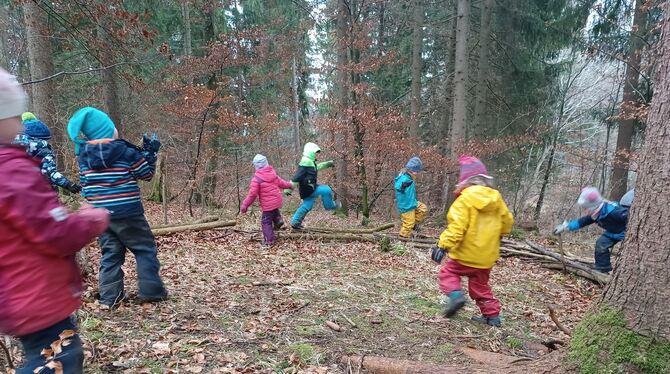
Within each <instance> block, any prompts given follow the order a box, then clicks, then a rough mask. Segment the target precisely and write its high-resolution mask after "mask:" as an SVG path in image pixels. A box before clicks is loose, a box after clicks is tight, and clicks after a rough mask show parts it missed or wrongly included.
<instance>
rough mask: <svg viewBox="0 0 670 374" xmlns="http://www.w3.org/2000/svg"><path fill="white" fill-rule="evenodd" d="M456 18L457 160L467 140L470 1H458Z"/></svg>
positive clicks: (453, 145) (453, 147)
mask: <svg viewBox="0 0 670 374" xmlns="http://www.w3.org/2000/svg"><path fill="white" fill-rule="evenodd" d="M457 7H458V8H457V16H456V17H457V18H456V50H455V53H454V59H455V63H454V110H453V113H452V114H453V120H452V121H451V139H449V148H450V150H449V151H450V154H451V159H452V160H453V161H454V162H455V161H456V160H457V159H458V155H459V153H460V152H461V149H460V148H461V147H462V145H463V143H464V142H465V126H466V119H467V118H466V116H467V113H466V112H467V97H466V96H467V88H466V83H467V79H468V33H469V29H470V1H469V0H458V1H457ZM457 179H458V175H457V173H452V174H450V175H449V178H448V179H447V183H448V189H447V191H445V193H446V194H447V195H446V203H447V206H448V205H451V203H452V202H453V198H454V196H453V194H452V193H451V191H452V190H453V187H454V186H455V185H456V182H457Z"/></svg>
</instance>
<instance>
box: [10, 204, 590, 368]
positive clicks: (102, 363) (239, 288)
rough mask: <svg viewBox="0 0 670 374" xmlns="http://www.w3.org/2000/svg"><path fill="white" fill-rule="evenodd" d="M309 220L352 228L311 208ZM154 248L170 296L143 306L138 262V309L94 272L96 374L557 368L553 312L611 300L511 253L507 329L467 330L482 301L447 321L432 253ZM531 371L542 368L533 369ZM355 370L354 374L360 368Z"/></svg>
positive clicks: (235, 235)
mask: <svg viewBox="0 0 670 374" xmlns="http://www.w3.org/2000/svg"><path fill="white" fill-rule="evenodd" d="M152 209H154V210H157V207H153V208H151V207H150V209H149V212H150V216H151V215H152V213H151V211H152ZM156 216H157V215H156ZM285 218H287V219H288V216H287V215H285ZM258 220H259V217H258V216H256V217H246V218H244V219H243V220H242V221H241V223H240V225H238V226H237V227H236V228H238V229H239V228H243V229H245V230H258V223H257V221H258ZM306 224H307V226H331V227H332V226H333V225H334V224H335V225H341V226H354V225H355V222H354V221H353V219H352V220H349V221H348V220H344V219H340V218H336V217H334V216H332V215H330V214H327V213H325V212H313V214H312V215H310V217H308V220H307V221H306ZM240 226H241V227H240ZM434 231H435V233H434V234H437V233H438V231H437V229H435V230H434ZM431 234H432V232H431ZM157 240H158V246H159V258H160V260H161V263H162V269H161V273H162V276H163V279H164V281H165V283H166V285H167V287H168V288H169V291H170V299H169V300H168V301H166V302H163V303H160V304H143V305H142V304H137V303H133V302H132V299H133V295H135V294H136V275H135V271H134V260H133V257H132V256H128V257H127V261H126V265H125V266H124V270H125V272H126V291H127V292H128V293H129V295H130V296H131V302H124V303H123V304H122V305H121V306H120V307H119V308H118V309H115V310H112V311H103V310H100V308H99V306H98V305H97V303H96V301H95V299H94V297H93V295H94V294H95V292H96V290H97V282H96V279H97V270H95V271H94V273H93V274H90V276H89V277H88V279H87V290H86V292H85V295H84V304H83V307H82V309H81V310H80V311H79V320H80V327H81V328H82V336H83V339H84V342H85V350H86V354H87V361H86V367H87V370H86V372H87V373H255V372H267V373H272V372H285V373H287V372H306V373H344V372H350V371H349V369H350V368H347V367H344V366H340V365H338V361H339V359H340V357H341V356H343V355H359V356H361V355H366V356H384V357H388V358H397V359H407V360H415V361H422V362H427V363H435V364H445V365H449V366H450V367H451V366H453V367H454V368H461V369H464V370H465V371H466V372H555V371H556V370H559V367H560V365H561V362H562V359H561V357H562V354H563V351H564V350H563V349H559V350H558V351H555V352H551V353H550V352H549V350H548V349H547V348H546V347H545V346H544V345H542V344H541V342H543V341H544V342H546V341H548V340H551V339H557V340H561V341H564V342H567V341H568V339H569V337H568V336H567V335H565V334H564V333H563V332H562V331H560V330H559V329H558V328H557V327H556V325H555V324H554V323H553V322H552V321H551V319H550V317H549V313H548V307H549V306H554V308H555V309H556V311H557V315H558V318H559V319H560V320H561V321H562V323H563V324H564V325H565V326H566V327H567V328H568V329H572V328H574V326H575V325H576V323H577V322H578V321H579V320H580V319H581V318H582V316H583V315H584V313H585V311H586V309H587V308H588V307H589V304H590V303H591V301H592V300H593V299H594V298H596V297H597V296H598V294H599V293H600V289H599V288H598V287H597V286H595V285H593V284H592V283H590V282H588V281H585V280H582V279H580V278H576V277H573V276H571V275H565V274H562V273H560V272H555V271H551V270H546V269H544V268H542V267H540V266H539V265H537V264H534V263H532V262H528V261H526V260H522V259H518V258H503V259H501V260H500V261H499V263H498V265H497V266H496V267H495V268H494V269H493V271H492V277H491V283H492V285H493V290H494V293H495V295H496V296H497V297H498V298H499V299H500V300H501V302H502V304H503V314H502V317H503V327H502V328H500V329H497V328H490V327H486V326H483V325H478V324H475V323H473V322H471V321H469V318H470V317H471V316H473V315H477V314H478V310H477V307H476V306H475V305H474V303H473V302H472V301H469V302H468V303H467V304H466V306H465V308H464V309H463V310H462V311H461V312H460V313H459V315H458V316H457V317H456V318H454V319H445V318H443V317H441V315H440V314H441V313H440V311H441V307H442V306H441V303H442V301H443V298H442V296H441V294H440V292H439V289H438V287H437V273H438V271H439V266H437V265H436V264H434V263H433V262H431V260H430V258H429V256H428V255H427V253H426V251H425V250H417V249H412V248H409V247H406V248H402V247H397V248H396V249H395V250H394V251H391V252H389V253H381V252H380V250H379V248H378V245H375V244H372V243H321V242H319V241H315V240H305V241H298V240H288V239H280V240H279V241H278V243H277V244H276V245H275V246H274V247H272V248H270V249H265V248H262V247H261V246H260V234H253V233H251V234H250V233H240V232H236V231H233V230H231V229H229V228H228V229H220V230H212V231H204V232H196V233H180V234H176V235H172V236H162V237H159V238H157ZM88 256H89V259H90V261H91V262H92V263H93V264H94V266H93V267H97V264H98V263H99V249H98V248H97V246H95V245H92V246H91V247H89V250H88ZM327 322H333V323H335V324H336V325H338V326H339V327H340V328H341V331H335V330H333V329H332V328H331V327H329V326H328V325H327ZM463 347H470V348H474V349H476V350H480V351H486V352H496V353H501V354H505V355H509V356H515V357H518V358H519V359H518V360H515V361H517V362H516V363H515V364H514V365H513V366H508V367H506V369H505V368H503V367H501V366H497V365H498V364H497V363H496V362H487V359H484V360H483V361H482V360H481V359H473V358H472V355H468V354H466V353H464V350H463ZM14 351H15V353H16V352H17V351H18V350H17V349H16V347H15V349H14ZM536 359H539V360H540V361H536ZM489 361H490V360H489ZM494 361H495V360H494ZM508 363H509V362H508ZM527 365H535V366H533V367H534V369H532V370H530V371H529V369H528V367H527ZM351 366H352V367H353V369H352V371H351V372H357V366H356V363H352V365H351ZM515 367H516V368H517V369H518V371H517V370H515V369H514V368H515ZM363 372H364V371H363Z"/></svg>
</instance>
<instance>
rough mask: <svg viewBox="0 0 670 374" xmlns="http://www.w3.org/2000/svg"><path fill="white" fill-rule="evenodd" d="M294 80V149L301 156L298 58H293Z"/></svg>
mask: <svg viewBox="0 0 670 374" xmlns="http://www.w3.org/2000/svg"><path fill="white" fill-rule="evenodd" d="M292 72H293V79H292V87H291V88H292V91H293V148H294V152H295V154H297V155H299V154H300V150H301V144H300V91H299V90H300V87H299V82H300V76H299V74H298V62H297V61H296V58H295V57H293V66H292Z"/></svg>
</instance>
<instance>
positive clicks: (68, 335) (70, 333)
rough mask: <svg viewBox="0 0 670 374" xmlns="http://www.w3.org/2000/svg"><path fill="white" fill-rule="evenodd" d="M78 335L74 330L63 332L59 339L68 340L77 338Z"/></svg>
mask: <svg viewBox="0 0 670 374" xmlns="http://www.w3.org/2000/svg"><path fill="white" fill-rule="evenodd" d="M76 334H77V333H76V332H75V331H74V330H63V332H61V333H60V334H59V335H58V337H59V338H61V340H62V339H67V338H71V337H73V336H75V335H76Z"/></svg>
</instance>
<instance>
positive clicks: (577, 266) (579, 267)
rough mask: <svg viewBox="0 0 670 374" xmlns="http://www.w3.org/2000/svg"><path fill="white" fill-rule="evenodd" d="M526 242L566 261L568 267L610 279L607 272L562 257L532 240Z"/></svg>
mask: <svg viewBox="0 0 670 374" xmlns="http://www.w3.org/2000/svg"><path fill="white" fill-rule="evenodd" d="M526 244H528V246H530V248H531V249H532V250H534V251H536V252H537V253H540V254H543V255H546V256H549V257H552V258H554V259H555V260H557V261H559V262H560V263H565V267H566V268H567V267H572V268H574V269H577V270H581V272H584V273H588V274H590V275H591V276H592V277H593V278H595V279H607V280H609V276H608V275H607V274H603V273H601V272H599V271H595V270H593V269H591V268H589V267H588V266H587V265H584V264H581V263H579V262H576V261H572V260H570V259H567V258H562V257H561V255H559V254H558V253H556V252H554V251H550V250H548V249H546V248H543V247H541V246H540V245H538V244H535V243H533V242H531V241H530V240H526ZM566 270H567V269H566ZM604 283H606V281H605V282H603V284H604Z"/></svg>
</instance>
